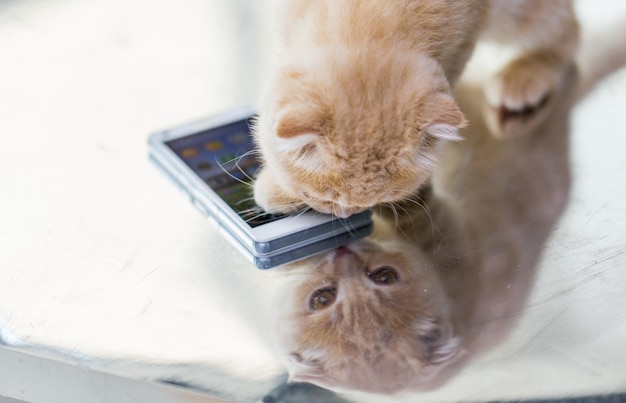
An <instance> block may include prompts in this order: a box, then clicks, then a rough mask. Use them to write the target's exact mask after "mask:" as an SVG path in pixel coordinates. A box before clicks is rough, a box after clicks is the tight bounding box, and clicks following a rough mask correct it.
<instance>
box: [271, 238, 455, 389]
mask: <svg viewBox="0 0 626 403" xmlns="http://www.w3.org/2000/svg"><path fill="white" fill-rule="evenodd" d="M407 247H408V245H399V244H398V243H397V242H392V243H390V244H379V243H376V242H375V241H372V240H365V241H360V242H358V243H355V244H352V245H350V246H347V247H342V248H339V249H338V250H336V251H333V252H330V253H328V254H326V255H322V256H318V257H315V258H312V259H308V260H305V261H303V262H301V263H295V264H292V265H291V266H290V267H287V268H286V270H288V271H289V273H290V275H292V276H294V278H295V279H297V280H296V282H297V285H296V286H294V287H293V288H292V290H291V292H290V293H289V294H288V296H286V297H285V298H286V300H285V299H283V300H282V302H281V304H282V309H281V310H279V314H278V315H277V320H276V324H275V329H276V333H277V336H276V338H275V341H276V345H277V348H278V351H279V352H280V355H281V358H282V359H283V361H284V362H285V364H286V367H287V369H288V372H289V375H290V379H291V380H292V381H299V382H300V381H301V382H310V383H314V384H317V385H319V386H322V387H325V388H329V389H333V390H338V391H341V390H361V391H368V392H374V393H396V392H400V391H403V390H425V389H429V388H431V386H432V385H431V383H436V380H435V378H436V376H437V374H439V373H440V371H441V370H442V369H443V368H445V367H447V366H448V365H449V364H451V363H452V362H455V361H456V358H458V357H460V356H461V355H462V354H461V348H460V339H459V338H458V337H455V336H454V335H453V329H452V324H451V323H450V320H449V318H448V301H447V298H446V296H445V294H444V292H443V289H442V287H441V285H440V283H439V281H438V279H437V276H436V275H435V273H434V272H433V270H434V269H433V267H432V266H431V265H429V263H428V262H427V261H425V260H424V259H420V257H419V254H418V253H416V252H413V253H411V252H409V251H410V250H411V248H408V249H407ZM413 249H415V248H413Z"/></svg>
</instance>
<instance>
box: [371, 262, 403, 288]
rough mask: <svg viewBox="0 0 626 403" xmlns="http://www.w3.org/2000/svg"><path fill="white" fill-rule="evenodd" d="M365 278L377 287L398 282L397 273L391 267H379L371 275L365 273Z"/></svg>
mask: <svg viewBox="0 0 626 403" xmlns="http://www.w3.org/2000/svg"><path fill="white" fill-rule="evenodd" d="M367 277H368V278H369V279H370V280H371V281H372V282H373V283H374V284H378V285H391V284H393V283H395V282H397V281H398V279H399V277H398V273H397V272H396V271H395V270H394V269H393V268H391V267H387V266H385V267H381V268H380V269H378V270H375V271H373V272H371V273H367Z"/></svg>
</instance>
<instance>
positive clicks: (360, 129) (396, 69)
mask: <svg viewBox="0 0 626 403" xmlns="http://www.w3.org/2000/svg"><path fill="white" fill-rule="evenodd" d="M284 21H285V24H284V25H285V27H284V42H285V51H284V53H283V56H282V59H281V62H282V66H281V67H280V68H279V69H278V70H277V71H276V73H275V75H274V77H273V79H272V80H271V82H270V86H269V89H268V91H267V95H266V96H265V99H264V100H263V102H262V103H261V110H260V117H259V121H258V124H257V128H256V138H257V141H258V144H259V146H260V148H261V151H262V154H263V158H264V160H265V161H264V162H265V163H264V168H263V170H262V171H261V173H260V174H259V177H258V180H257V183H256V186H255V199H256V201H257V203H258V204H259V205H260V206H261V207H263V208H264V209H265V210H267V211H271V212H275V211H282V212H290V211H294V210H296V209H298V208H300V207H302V205H303V204H307V205H309V206H310V207H312V208H314V209H316V210H319V211H322V212H334V213H335V214H337V215H339V216H347V215H350V214H351V213H354V212H356V211H359V210H363V209H366V208H368V207H371V206H373V205H376V204H379V203H384V202H394V201H397V200H401V199H403V198H405V197H407V196H410V194H411V193H412V192H413V191H415V190H416V189H417V188H418V187H419V185H420V184H421V183H423V182H424V181H425V180H426V179H427V177H428V176H429V174H430V172H431V170H432V167H433V165H434V164H435V162H436V159H437V149H438V147H437V144H439V143H441V142H442V141H445V140H455V139H458V134H457V128H459V127H462V126H463V125H464V124H465V119H464V117H463V115H462V114H461V112H460V111H459V110H458V108H457V105H456V103H455V101H454V100H453V99H452V97H451V94H450V87H451V86H452V85H453V84H454V83H455V81H456V80H457V78H458V76H459V74H460V73H461V71H462V70H463V67H464V64H465V62H466V61H467V59H468V58H469V57H470V55H471V53H472V50H473V47H474V43H475V42H476V39H477V37H478V35H479V34H481V35H482V36H483V37H485V38H486V39H489V40H497V41H502V42H506V43H515V44H517V45H519V46H520V47H521V48H522V52H521V55H520V56H519V57H518V58H517V59H515V60H513V61H512V62H511V63H510V64H508V65H507V66H506V67H505V68H504V69H503V70H502V71H501V72H500V73H499V75H498V76H497V77H496V79H495V80H493V81H491V82H490V85H489V86H488V87H487V94H488V99H489V101H490V102H489V103H490V105H491V106H492V107H493V108H492V109H488V110H490V111H491V112H492V113H493V114H494V115H495V116H496V119H495V121H496V122H497V124H496V126H498V130H503V131H505V132H506V131H509V130H512V129H515V122H517V120H516V119H510V117H511V116H516V113H527V112H529V111H532V110H533V109H534V108H537V107H538V106H541V105H542V104H543V102H544V100H546V99H547V98H548V96H549V95H550V94H551V92H553V91H554V90H555V89H556V87H558V84H559V82H560V80H561V75H562V73H563V71H564V68H565V67H566V66H567V65H568V64H570V63H571V60H572V57H573V53H574V51H575V49H576V45H577V38H578V36H577V27H578V25H577V22H576V19H575V17H574V15H573V12H572V7H571V2H569V1H567V0H553V1H541V0H492V1H491V2H489V1H470V0H463V1H459V0H450V1H445V0H427V1H415V0H395V1H388V0H367V1H365V0H332V1H331V0H318V1H308V0H292V1H289V2H286V4H285V15H284Z"/></svg>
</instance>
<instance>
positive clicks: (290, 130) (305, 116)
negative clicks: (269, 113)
mask: <svg viewBox="0 0 626 403" xmlns="http://www.w3.org/2000/svg"><path fill="white" fill-rule="evenodd" d="M323 126H324V119H323V117H322V116H321V115H320V114H319V113H317V112H316V111H314V110H311V109H308V108H294V107H290V108H286V109H284V110H282V111H280V112H279V113H278V116H277V117H276V121H275V126H274V132H275V133H276V135H277V136H278V137H281V138H284V139H290V138H294V137H298V136H304V135H319V134H321V132H322V130H323Z"/></svg>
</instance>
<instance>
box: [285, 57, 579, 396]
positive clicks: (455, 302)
mask: <svg viewBox="0 0 626 403" xmlns="http://www.w3.org/2000/svg"><path fill="white" fill-rule="evenodd" d="M576 83H577V75H576V72H575V68H572V69H570V70H568V73H567V76H566V77H565V84H567V85H564V86H563V87H562V89H561V90H559V92H558V93H555V94H554V97H555V100H556V101H557V102H555V103H553V104H552V105H553V108H552V109H551V110H550V114H549V117H548V118H547V119H546V120H545V121H544V122H542V123H539V124H538V125H537V126H536V127H535V128H534V129H533V130H532V131H530V132H528V133H526V134H525V135H524V136H516V137H510V138H507V139H504V140H498V139H495V138H494V137H493V136H491V135H489V134H488V129H487V127H486V125H485V124H484V122H483V120H482V119H481V118H480V116H481V110H482V108H481V105H480V103H477V102H476V100H479V99H480V91H479V90H478V88H476V87H468V88H459V93H460V95H459V99H460V102H461V105H462V108H463V110H464V111H465V112H466V113H467V114H468V116H470V117H471V118H472V119H473V122H474V124H473V125H472V127H471V130H467V131H465V132H464V133H463V134H464V137H465V138H466V139H465V141H463V142H461V143H449V144H447V145H446V146H445V147H444V149H443V150H442V156H441V158H442V161H441V162H442V163H441V165H440V166H439V167H438V168H437V169H436V170H435V172H434V174H433V178H432V186H430V187H425V188H423V189H422V190H421V192H420V198H419V199H414V200H412V201H405V202H404V203H402V204H400V205H399V206H398V207H397V210H395V211H394V210H392V209H391V208H388V207H381V208H378V209H377V212H376V215H375V231H374V233H373V234H372V235H371V236H370V237H369V238H367V239H365V240H362V241H359V242H357V243H355V244H351V245H349V246H347V247H342V248H340V249H338V250H336V251H334V252H330V253H327V254H324V255H321V256H316V257H313V258H311V259H308V260H306V261H303V262H300V263H294V264H291V265H289V266H287V267H286V268H285V269H284V270H285V275H288V276H292V278H293V281H294V285H293V288H289V289H288V290H287V294H286V295H285V297H284V299H281V301H282V308H281V311H280V312H279V313H278V315H277V321H276V345H277V348H278V350H279V352H280V354H281V357H282V358H283V360H284V362H285V364H286V367H287V369H288V372H289V373H290V377H291V379H292V380H294V381H305V382H310V383H314V384H317V385H319V386H322V387H326V388H330V389H334V390H354V389H356V390H361V391H368V392H375V393H396V392H401V391H421V390H429V389H433V388H435V387H437V386H439V385H441V384H442V383H444V382H445V381H447V380H448V379H449V378H450V377H451V376H452V375H453V374H454V373H455V372H457V371H458V370H459V369H460V368H461V367H462V366H463V364H464V363H465V362H466V361H467V360H468V359H469V358H471V357H473V356H475V355H476V354H478V353H480V352H482V351H485V350H487V349H489V348H491V347H492V346H493V345H495V344H496V343H497V342H499V341H500V340H501V339H502V338H503V337H504V336H505V335H506V334H507V333H508V331H509V330H510V328H511V326H512V325H513V324H514V323H515V320H516V318H517V317H519V315H520V313H521V311H522V309H523V307H524V303H525V301H526V298H527V295H528V293H529V290H530V288H531V286H532V284H533V280H534V276H535V269H536V265H537V262H538V260H539V257H540V254H541V250H542V248H543V245H544V242H545V240H546V239H547V237H548V236H549V234H550V232H551V231H552V228H553V226H554V224H555V223H556V221H557V220H558V218H559V217H560V215H561V213H562V211H563V209H564V207H565V205H566V202H567V196H568V191H569V183H570V176H569V166H568V164H569V161H568V118H569V111H570V106H571V104H572V103H573V101H574V98H575V87H576Z"/></svg>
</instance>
